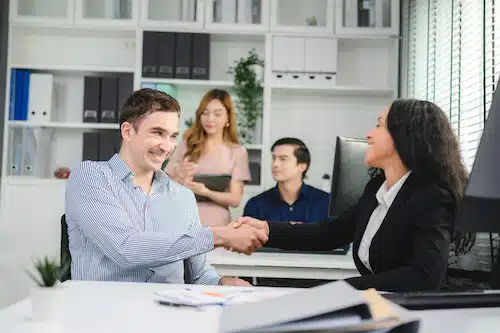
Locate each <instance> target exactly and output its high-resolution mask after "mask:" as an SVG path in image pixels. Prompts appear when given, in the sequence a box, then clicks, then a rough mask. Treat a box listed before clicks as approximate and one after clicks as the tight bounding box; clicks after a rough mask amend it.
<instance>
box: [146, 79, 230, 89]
mask: <svg viewBox="0 0 500 333" xmlns="http://www.w3.org/2000/svg"><path fill="white" fill-rule="evenodd" d="M141 82H142V83H166V84H173V85H180V86H197V87H227V88H229V87H232V86H233V85H234V84H233V82H231V81H213V80H187V79H163V78H149V77H143V78H141Z"/></svg>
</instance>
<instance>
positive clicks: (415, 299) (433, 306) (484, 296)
mask: <svg viewBox="0 0 500 333" xmlns="http://www.w3.org/2000/svg"><path fill="white" fill-rule="evenodd" d="M382 296H384V297H385V298H387V299H388V300H390V301H391V302H393V303H396V304H398V305H400V306H402V307H404V308H406V309H408V310H437V309H464V308H491V307H500V290H484V291H483V290H482V291H465V292H414V293H388V294H383V295H382Z"/></svg>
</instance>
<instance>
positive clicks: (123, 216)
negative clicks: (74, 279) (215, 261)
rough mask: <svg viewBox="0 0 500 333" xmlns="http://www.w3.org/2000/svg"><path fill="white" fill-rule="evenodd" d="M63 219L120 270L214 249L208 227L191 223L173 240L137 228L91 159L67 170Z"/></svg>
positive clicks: (146, 266)
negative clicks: (79, 231) (72, 225)
mask: <svg viewBox="0 0 500 333" xmlns="http://www.w3.org/2000/svg"><path fill="white" fill-rule="evenodd" d="M66 218H67V220H68V226H69V225H70V224H74V225H75V226H76V227H78V228H80V229H81V231H82V232H83V234H84V235H85V236H86V237H87V238H88V239H89V240H90V241H92V242H93V243H94V244H95V246H97V247H98V248H99V249H100V250H101V251H102V252H103V254H104V255H106V256H107V257H108V258H110V260H112V261H113V262H114V263H116V264H117V265H118V266H120V267H122V268H124V269H137V268H150V267H156V266H161V265H165V264H168V263H171V262H175V261H178V260H183V259H186V258H190V257H193V256H197V255H200V254H202V253H205V252H208V251H210V250H212V249H213V248H214V240H213V233H212V230H211V229H210V228H207V227H202V226H201V225H198V226H196V225H192V226H191V227H190V228H189V229H188V230H187V231H186V232H185V233H184V234H181V235H178V236H176V237H175V239H173V238H172V236H171V235H170V234H169V233H165V232H154V231H140V230H137V228H135V227H134V223H132V222H133V221H131V220H130V216H129V214H127V212H126V210H125V209H124V208H123V206H122V203H120V202H119V200H118V198H117V197H116V196H115V195H114V193H113V191H112V187H111V184H109V182H108V181H107V179H106V177H105V175H104V174H103V172H102V171H101V169H100V168H99V167H98V166H97V164H96V163H95V162H91V161H85V162H83V163H81V164H80V165H79V167H77V168H76V169H75V170H73V172H72V173H71V175H70V177H69V179H68V183H67V188H66Z"/></svg>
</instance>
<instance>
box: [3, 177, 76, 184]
mask: <svg viewBox="0 0 500 333" xmlns="http://www.w3.org/2000/svg"><path fill="white" fill-rule="evenodd" d="M5 179H6V180H7V184H9V185H35V186H39V185H41V186H47V185H49V186H61V185H65V184H66V181H67V179H59V178H55V177H54V178H40V177H32V176H7V177H5Z"/></svg>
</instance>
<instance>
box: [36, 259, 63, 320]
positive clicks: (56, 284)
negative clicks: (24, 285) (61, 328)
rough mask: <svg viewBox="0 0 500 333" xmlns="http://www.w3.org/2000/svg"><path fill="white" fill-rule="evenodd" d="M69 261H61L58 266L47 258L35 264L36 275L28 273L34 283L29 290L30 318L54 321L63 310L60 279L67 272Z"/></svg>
mask: <svg viewBox="0 0 500 333" xmlns="http://www.w3.org/2000/svg"><path fill="white" fill-rule="evenodd" d="M69 266H70V261H69V260H63V261H62V262H61V265H58V264H57V262H56V261H55V260H50V259H49V258H47V257H44V258H43V259H39V260H37V261H36V263H35V268H36V272H37V274H32V273H31V272H28V274H29V275H30V277H31V278H32V279H33V281H34V282H35V283H36V286H35V287H33V288H32V289H31V295H30V297H31V307H32V318H33V319H34V320H40V321H51V320H56V319H57V316H58V315H59V314H61V313H62V310H63V309H64V305H63V297H62V296H63V295H62V288H61V285H60V282H61V279H62V278H63V276H64V275H65V274H66V273H67V272H68V270H69Z"/></svg>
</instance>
